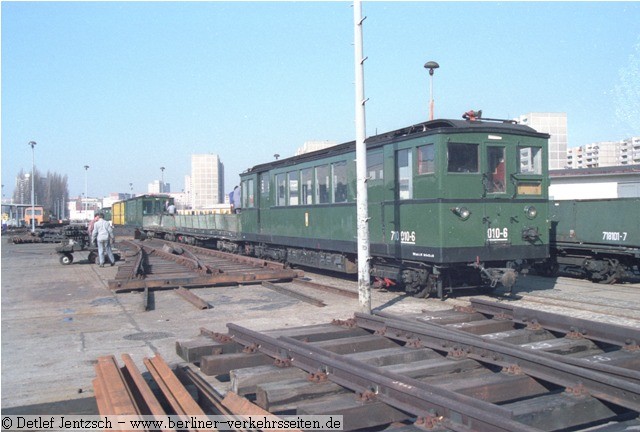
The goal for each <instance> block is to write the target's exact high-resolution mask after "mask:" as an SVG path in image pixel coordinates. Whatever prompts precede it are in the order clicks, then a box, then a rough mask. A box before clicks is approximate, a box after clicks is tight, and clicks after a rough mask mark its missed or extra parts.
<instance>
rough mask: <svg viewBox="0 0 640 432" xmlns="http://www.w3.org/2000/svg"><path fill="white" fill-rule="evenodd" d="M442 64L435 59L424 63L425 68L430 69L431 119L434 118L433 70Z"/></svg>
mask: <svg viewBox="0 0 640 432" xmlns="http://www.w3.org/2000/svg"><path fill="white" fill-rule="evenodd" d="M439 67H440V65H439V64H438V63H436V62H434V61H428V62H426V63H425V64H424V68H425V69H429V94H430V95H431V101H430V102H429V120H433V71H434V70H435V69H438V68H439Z"/></svg>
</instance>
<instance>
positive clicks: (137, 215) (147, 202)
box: [113, 194, 174, 228]
mask: <svg viewBox="0 0 640 432" xmlns="http://www.w3.org/2000/svg"><path fill="white" fill-rule="evenodd" d="M173 202H174V200H173V198H172V197H170V196H169V195H162V194H161V195H139V196H137V197H134V198H129V199H127V200H124V201H118V202H116V203H114V205H113V208H114V210H115V211H114V217H113V224H114V225H116V226H125V227H130V228H142V227H143V217H144V216H147V215H156V214H161V213H163V212H165V211H166V208H167V206H168V205H170V204H173Z"/></svg>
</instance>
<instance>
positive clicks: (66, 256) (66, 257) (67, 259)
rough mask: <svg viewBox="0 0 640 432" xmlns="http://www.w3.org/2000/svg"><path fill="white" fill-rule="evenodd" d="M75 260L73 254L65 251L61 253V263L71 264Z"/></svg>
mask: <svg viewBox="0 0 640 432" xmlns="http://www.w3.org/2000/svg"><path fill="white" fill-rule="evenodd" d="M72 262H73V255H72V254H70V253H63V254H62V255H60V264H62V265H69V264H71V263H72Z"/></svg>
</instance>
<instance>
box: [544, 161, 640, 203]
mask: <svg viewBox="0 0 640 432" xmlns="http://www.w3.org/2000/svg"><path fill="white" fill-rule="evenodd" d="M636 197H640V165H629V166H614V167H600V168H584V169H564V170H554V171H549V198H550V199H555V200H569V199H605V198H636ZM639 211H640V209H639Z"/></svg>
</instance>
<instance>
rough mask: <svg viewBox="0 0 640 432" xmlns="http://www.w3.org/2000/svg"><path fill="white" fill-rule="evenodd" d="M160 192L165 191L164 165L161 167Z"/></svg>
mask: <svg viewBox="0 0 640 432" xmlns="http://www.w3.org/2000/svg"><path fill="white" fill-rule="evenodd" d="M160 193H164V167H160Z"/></svg>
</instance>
